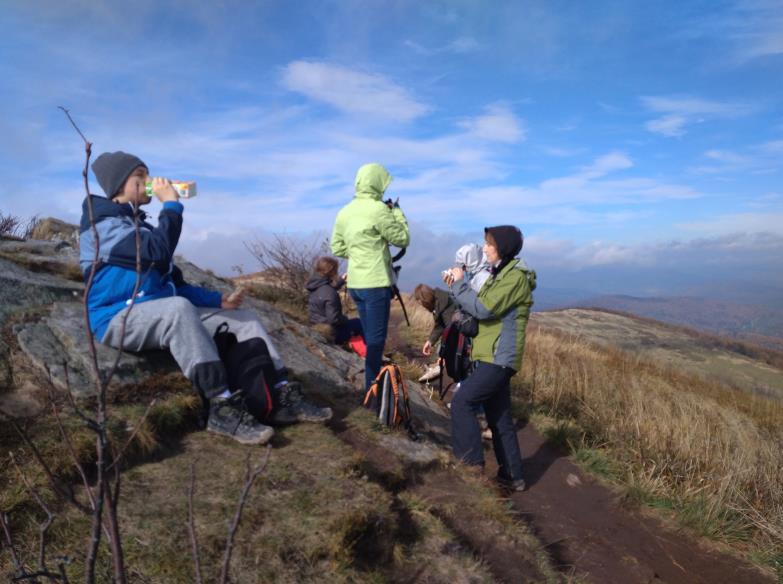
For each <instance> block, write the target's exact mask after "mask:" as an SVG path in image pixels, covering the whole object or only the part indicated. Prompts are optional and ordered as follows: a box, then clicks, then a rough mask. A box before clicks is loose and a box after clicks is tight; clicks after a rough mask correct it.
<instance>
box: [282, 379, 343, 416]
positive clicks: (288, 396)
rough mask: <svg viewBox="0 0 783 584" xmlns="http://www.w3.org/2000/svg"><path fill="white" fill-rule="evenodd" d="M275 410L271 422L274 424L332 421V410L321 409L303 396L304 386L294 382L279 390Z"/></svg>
mask: <svg viewBox="0 0 783 584" xmlns="http://www.w3.org/2000/svg"><path fill="white" fill-rule="evenodd" d="M278 392H279V393H278V394H277V399H275V409H274V410H272V415H271V416H270V418H269V422H270V423H272V424H295V423H297V422H328V421H329V420H331V419H332V408H319V407H318V406H317V405H315V404H313V403H311V402H309V401H308V400H307V399H306V398H305V397H304V395H302V386H301V385H300V384H299V383H298V382H296V381H292V382H290V383H287V384H285V385H284V386H282V387H281V388H279V389H278Z"/></svg>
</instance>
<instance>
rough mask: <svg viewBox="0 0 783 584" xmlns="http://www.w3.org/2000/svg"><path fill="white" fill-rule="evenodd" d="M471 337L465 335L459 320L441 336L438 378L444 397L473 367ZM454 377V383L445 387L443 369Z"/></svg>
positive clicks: (440, 392) (439, 392)
mask: <svg viewBox="0 0 783 584" xmlns="http://www.w3.org/2000/svg"><path fill="white" fill-rule="evenodd" d="M471 346H472V343H471V340H470V337H468V336H467V335H465V334H464V333H463V332H462V331H461V330H460V326H459V322H452V323H451V324H450V325H449V326H447V327H446V328H445V329H444V330H443V334H442V335H441V338H440V351H439V352H438V357H440V363H441V365H440V377H439V379H438V384H439V389H438V394H439V395H440V399H443V398H444V396H445V395H446V392H447V391H448V390H449V388H450V387H451V386H452V385H454V384H455V383H459V382H460V381H462V380H464V379H466V378H467V377H468V375H470V372H471V370H472V368H473V362H472V361H471V358H470V352H471ZM444 369H445V371H446V374H447V375H448V376H449V377H450V378H451V379H452V381H453V382H452V383H450V384H449V385H447V386H446V388H445V389H444V387H443V371H444Z"/></svg>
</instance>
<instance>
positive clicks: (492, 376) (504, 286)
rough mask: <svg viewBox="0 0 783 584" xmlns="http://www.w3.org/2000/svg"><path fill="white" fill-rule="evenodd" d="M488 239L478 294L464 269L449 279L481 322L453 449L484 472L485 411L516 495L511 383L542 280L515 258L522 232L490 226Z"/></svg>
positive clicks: (454, 417)
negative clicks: (480, 414) (480, 416)
mask: <svg viewBox="0 0 783 584" xmlns="http://www.w3.org/2000/svg"><path fill="white" fill-rule="evenodd" d="M484 235H485V243H484V254H485V256H486V258H487V263H489V265H490V267H491V271H490V273H491V276H490V277H489V278H488V279H487V281H486V282H484V284H483V285H482V287H481V290H479V292H478V294H477V293H476V291H475V290H473V289H472V288H471V287H470V285H469V284H468V283H467V282H465V278H464V272H463V271H462V269H461V268H452V269H451V270H450V271H449V273H448V274H447V275H446V276H445V278H444V280H445V281H446V283H447V284H449V285H450V286H451V293H452V295H453V296H454V299H455V300H456V302H457V304H458V305H459V307H460V310H462V311H464V312H467V313H469V314H470V315H472V316H474V317H476V318H477V319H478V321H479V327H478V334H477V335H476V337H475V339H473V348H472V353H471V357H472V359H473V364H474V366H473V371H472V372H471V374H470V376H469V377H468V378H467V379H466V380H465V381H463V382H462V383H461V384H460V386H459V389H458V390H457V391H456V392H455V393H454V398H453V399H452V401H451V440H452V447H453V450H454V456H455V457H456V458H457V459H458V460H461V461H462V462H464V463H465V464H468V465H471V466H477V467H482V468H483V466H484V454H483V448H482V444H481V429H480V426H479V423H478V420H477V419H476V411H477V409H478V408H479V407H480V406H483V408H484V412H485V414H486V416H487V423H488V424H489V427H490V429H491V430H492V445H493V447H494V450H495V457H496V458H497V461H498V479H499V480H500V481H501V482H503V483H504V484H506V485H508V486H509V487H510V488H512V489H513V490H515V491H522V490H524V489H525V481H524V479H523V477H522V457H521V454H520V451H519V442H518V440H517V435H516V428H515V426H514V420H513V419H512V418H511V388H510V385H509V382H510V380H511V378H512V377H513V376H514V374H515V373H516V372H517V371H519V370H520V369H521V368H522V355H523V353H524V350H525V330H526V328H527V321H528V318H529V316H530V308H531V307H532V305H533V289H534V288H535V282H536V277H535V272H534V271H532V270H529V269H528V268H527V266H526V265H525V264H524V262H523V261H521V260H517V259H515V256H516V255H517V254H518V253H519V252H520V251H521V250H522V242H523V238H522V232H521V231H520V230H519V229H518V228H517V227H514V226H513V225H499V226H497V227H487V228H486V229H485V230H484Z"/></svg>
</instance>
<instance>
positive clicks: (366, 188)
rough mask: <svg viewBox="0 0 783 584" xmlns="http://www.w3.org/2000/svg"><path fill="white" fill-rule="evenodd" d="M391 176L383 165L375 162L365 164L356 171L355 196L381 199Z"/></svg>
mask: <svg viewBox="0 0 783 584" xmlns="http://www.w3.org/2000/svg"><path fill="white" fill-rule="evenodd" d="M391 181H392V176H391V175H390V174H389V171H387V170H386V169H385V168H384V167H383V166H381V165H380V164H378V163H376V162H371V163H369V164H365V165H364V166H362V167H361V168H360V169H359V170H358V171H357V172H356V181H355V182H354V185H355V187H356V196H357V197H360V196H364V197H370V198H373V199H375V200H377V201H381V200H383V194H384V193H385V192H386V189H387V188H389V185H390V184H391Z"/></svg>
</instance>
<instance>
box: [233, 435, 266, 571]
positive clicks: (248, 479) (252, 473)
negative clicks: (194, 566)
mask: <svg viewBox="0 0 783 584" xmlns="http://www.w3.org/2000/svg"><path fill="white" fill-rule="evenodd" d="M271 454H272V445H271V444H267V447H266V454H265V456H264V458H263V460H262V461H261V462H260V463H259V465H258V466H257V467H256V468H255V469H253V470H251V467H250V453H248V455H247V462H246V470H245V486H244V487H243V488H242V493H241V495H240V497H239V503H238V504H237V510H236V513H235V514H234V521H233V522H232V523H231V527H230V528H229V530H228V537H227V538H226V551H225V554H224V556H223V568H222V569H221V571H220V584H227V583H228V570H229V566H230V565H231V554H232V552H233V551H234V538H235V537H236V533H237V529H238V528H239V520H240V519H241V518H242V511H243V510H244V508H245V503H246V502H247V495H248V493H250V489H251V488H252V486H253V483H254V482H255V481H256V479H257V478H258V477H259V476H261V473H263V472H264V469H265V468H266V465H267V463H268V462H269V456H270V455H271Z"/></svg>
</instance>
